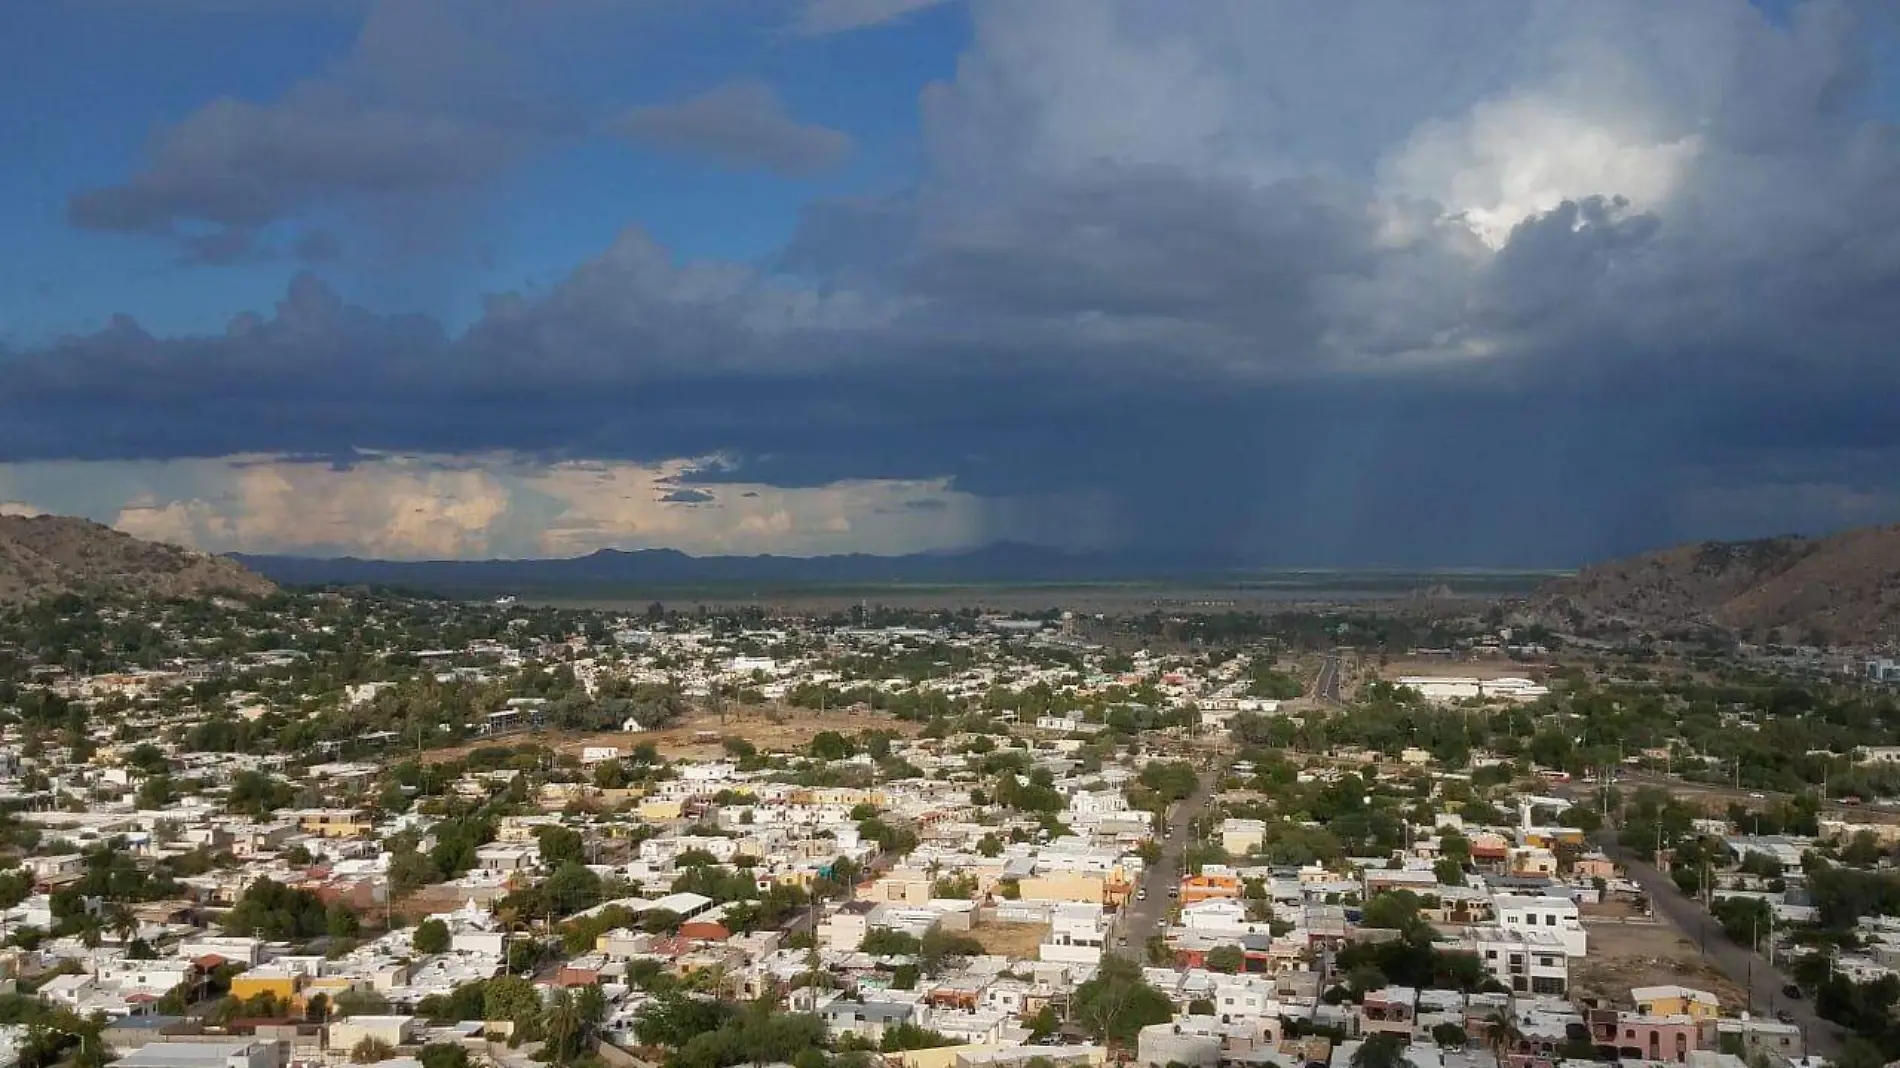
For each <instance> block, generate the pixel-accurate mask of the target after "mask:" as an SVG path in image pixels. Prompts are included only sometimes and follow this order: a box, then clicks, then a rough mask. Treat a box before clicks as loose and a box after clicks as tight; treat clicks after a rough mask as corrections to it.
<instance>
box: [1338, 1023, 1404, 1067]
mask: <svg viewBox="0 0 1900 1068" xmlns="http://www.w3.org/2000/svg"><path fill="white" fill-rule="evenodd" d="M1405 1046H1406V1041H1405V1039H1404V1037H1403V1036H1400V1035H1395V1034H1393V1033H1392V1032H1390V1031H1379V1032H1376V1033H1374V1034H1370V1035H1367V1036H1366V1040H1365V1041H1364V1042H1361V1043H1360V1044H1359V1048H1358V1049H1357V1050H1355V1051H1354V1052H1353V1055H1352V1060H1351V1062H1350V1063H1351V1066H1352V1068H1406V1064H1407V1061H1406V1059H1405Z"/></svg>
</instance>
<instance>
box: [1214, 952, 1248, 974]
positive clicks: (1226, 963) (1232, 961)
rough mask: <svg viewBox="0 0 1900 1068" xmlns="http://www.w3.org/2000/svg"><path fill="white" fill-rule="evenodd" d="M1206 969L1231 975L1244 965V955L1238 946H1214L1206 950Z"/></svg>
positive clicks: (1245, 960) (1245, 961)
mask: <svg viewBox="0 0 1900 1068" xmlns="http://www.w3.org/2000/svg"><path fill="white" fill-rule="evenodd" d="M1206 962H1207V970H1208V971H1210V972H1225V973H1227V974H1228V975H1233V974H1235V973H1237V972H1239V971H1240V969H1241V968H1243V967H1245V966H1246V963H1247V958H1246V955H1245V954H1243V953H1242V952H1241V951H1240V947H1239V946H1215V947H1214V948H1213V949H1210V950H1208V951H1207V958H1206Z"/></svg>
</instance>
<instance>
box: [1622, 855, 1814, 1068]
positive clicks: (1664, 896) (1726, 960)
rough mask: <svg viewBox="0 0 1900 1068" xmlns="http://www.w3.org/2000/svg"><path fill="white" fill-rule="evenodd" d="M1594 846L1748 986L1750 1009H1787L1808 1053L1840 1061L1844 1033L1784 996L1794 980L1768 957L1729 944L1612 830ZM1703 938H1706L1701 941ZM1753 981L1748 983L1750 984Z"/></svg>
mask: <svg viewBox="0 0 1900 1068" xmlns="http://www.w3.org/2000/svg"><path fill="white" fill-rule="evenodd" d="M1596 840H1597V844H1598V846H1599V847H1601V848H1602V849H1603V851H1604V852H1605V853H1607V854H1609V856H1610V858H1611V859H1612V860H1615V861H1616V862H1617V863H1619V864H1621V865H1623V866H1624V868H1625V869H1627V870H1628V872H1629V876H1630V878H1631V879H1633V880H1635V881H1636V882H1637V883H1638V884H1640V885H1641V886H1642V888H1643V892H1644V893H1646V894H1648V895H1649V900H1650V904H1651V907H1652V908H1653V909H1654V910H1655V911H1656V913H1657V914H1658V915H1660V916H1661V917H1663V918H1664V919H1666V920H1668V921H1669V922H1670V923H1671V924H1673V925H1675V927H1676V929H1677V930H1679V931H1681V932H1682V934H1683V936H1684V937H1686V938H1688V939H1689V940H1690V941H1693V942H1698V943H1700V944H1703V945H1704V946H1705V947H1706V952H1707V954H1708V958H1709V961H1710V962H1711V963H1713V964H1714V965H1715V966H1716V967H1717V968H1719V969H1721V971H1722V973H1723V974H1724V975H1727V976H1728V977H1729V978H1730V979H1732V980H1734V981H1735V983H1736V984H1737V985H1738V986H1747V987H1749V988H1750V989H1749V997H1750V1001H1751V1006H1750V1007H1751V1009H1752V1010H1753V1011H1755V1012H1757V1013H1760V1014H1762V1015H1765V1016H1773V1015H1774V1014H1775V1012H1777V1011H1780V1010H1786V1011H1787V1012H1788V1013H1790V1014H1791V1015H1792V1016H1793V1018H1794V1022H1795V1023H1796V1024H1797V1025H1799V1026H1800V1028H1801V1030H1802V1032H1803V1033H1804V1034H1805V1035H1806V1036H1807V1046H1808V1052H1809V1053H1811V1054H1819V1055H1821V1056H1823V1057H1826V1058H1828V1059H1830V1060H1832V1059H1834V1058H1835V1057H1838V1056H1839V1055H1840V1052H1841V1048H1842V1046H1843V1045H1844V1041H1843V1033H1842V1031H1841V1029H1840V1028H1839V1027H1837V1026H1836V1025H1834V1024H1832V1023H1830V1022H1828V1021H1826V1020H1823V1019H1821V1018H1820V1017H1819V1016H1817V1015H1816V1014H1815V1012H1814V1003H1813V1002H1812V1001H1811V1000H1809V999H1807V998H1802V999H1800V1000H1794V999H1790V998H1787V997H1784V996H1782V993H1781V988H1782V987H1783V986H1785V985H1787V984H1788V983H1791V982H1793V980H1792V979H1791V978H1790V977H1789V976H1788V975H1786V974H1785V973H1783V972H1781V971H1779V970H1778V969H1775V968H1771V967H1769V965H1768V961H1767V959H1766V958H1764V957H1762V956H1761V955H1759V954H1756V953H1754V952H1752V951H1750V950H1749V949H1748V948H1747V947H1746V946H1739V945H1736V944H1735V943H1733V942H1731V941H1729V940H1728V936H1727V935H1724V934H1723V933H1722V925H1721V924H1719V923H1717V922H1716V921H1715V920H1714V919H1713V918H1712V917H1711V916H1709V914H1708V913H1707V912H1706V911H1704V910H1703V908H1702V906H1701V904H1700V903H1699V902H1696V901H1694V900H1691V899H1690V898H1688V897H1686V896H1684V895H1683V893H1682V891H1681V890H1679V889H1677V888H1676V883H1675V880H1673V879H1671V878H1669V876H1667V875H1664V874H1663V873H1662V872H1660V871H1658V870H1656V868H1654V867H1652V866H1651V865H1650V864H1649V863H1648V862H1647V861H1645V860H1643V859H1642V858H1641V857H1640V856H1639V855H1638V854H1636V853H1635V852H1633V851H1631V850H1629V849H1626V848H1624V847H1623V845H1622V844H1621V843H1620V842H1618V841H1617V839H1616V837H1615V836H1614V834H1613V833H1611V832H1603V833H1599V834H1598V835H1597V839H1596ZM1705 935H1706V937H1704V936H1705ZM1751 979H1752V985H1751Z"/></svg>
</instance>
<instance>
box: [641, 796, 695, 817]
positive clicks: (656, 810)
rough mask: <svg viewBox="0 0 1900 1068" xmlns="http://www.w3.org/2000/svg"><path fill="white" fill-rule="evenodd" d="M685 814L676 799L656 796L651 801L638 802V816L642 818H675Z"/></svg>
mask: <svg viewBox="0 0 1900 1068" xmlns="http://www.w3.org/2000/svg"><path fill="white" fill-rule="evenodd" d="M685 814H686V811H685V809H684V808H683V807H682V806H681V804H680V802H679V800H678V799H673V800H668V799H667V798H663V797H656V798H654V799H653V800H651V801H642V802H640V818H641V819H643V820H676V819H679V818H681V817H682V816H684V815H685Z"/></svg>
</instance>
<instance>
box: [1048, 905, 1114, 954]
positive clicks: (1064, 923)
mask: <svg viewBox="0 0 1900 1068" xmlns="http://www.w3.org/2000/svg"><path fill="white" fill-rule="evenodd" d="M1107 937H1108V919H1107V917H1105V916H1104V915H1103V914H1102V906H1100V905H1097V904H1095V903H1093V902H1085V901H1058V902H1056V903H1055V905H1054V907H1052V908H1051V909H1050V912H1049V940H1048V941H1046V942H1044V943H1043V944H1042V946H1041V947H1040V954H1039V955H1040V957H1041V959H1042V960H1046V961H1059V962H1061V963H1064V964H1099V963H1101V960H1102V946H1103V944H1104V942H1105V941H1106V939H1107Z"/></svg>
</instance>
